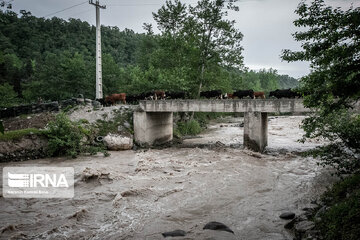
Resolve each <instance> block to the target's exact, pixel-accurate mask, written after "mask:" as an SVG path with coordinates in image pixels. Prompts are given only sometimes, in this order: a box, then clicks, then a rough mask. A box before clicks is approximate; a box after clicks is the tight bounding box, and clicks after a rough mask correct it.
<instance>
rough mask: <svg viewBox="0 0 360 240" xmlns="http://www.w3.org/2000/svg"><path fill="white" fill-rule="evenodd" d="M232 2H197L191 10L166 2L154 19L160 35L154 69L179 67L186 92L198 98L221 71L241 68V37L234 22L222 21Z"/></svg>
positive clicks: (184, 6) (231, 7)
mask: <svg viewBox="0 0 360 240" xmlns="http://www.w3.org/2000/svg"><path fill="white" fill-rule="evenodd" d="M233 2H235V1H231V2H228V4H225V1H223V0H218V1H211V0H201V1H199V2H198V3H197V4H196V5H195V6H194V7H192V6H190V5H189V6H187V5H186V4H182V3H181V2H180V1H178V0H175V1H174V2H173V1H166V3H165V5H164V6H162V7H161V8H160V9H159V10H158V12H157V13H154V14H153V15H154V19H155V21H156V22H157V24H158V28H159V29H160V31H161V32H162V35H161V38H160V39H159V44H160V46H161V50H160V51H157V52H156V53H157V57H158V58H157V59H156V60H155V61H154V63H153V64H154V66H156V67H159V68H164V69H174V68H180V67H181V68H183V70H185V72H186V73H187V78H186V80H185V81H187V82H188V83H189V84H188V89H189V90H191V93H192V95H193V96H194V97H199V95H200V91H201V89H202V88H203V87H204V88H205V89H206V88H207V87H210V88H211V87H212V85H216V84H215V83H216V82H217V81H219V80H220V79H221V68H222V67H224V66H232V67H235V68H242V67H243V57H242V55H241V53H242V50H243V48H242V47H241V45H240V42H241V40H242V37H243V36H242V34H241V33H240V32H239V31H238V30H237V29H236V28H235V27H234V25H235V22H234V21H230V20H227V19H226V16H227V11H225V10H224V9H225V7H228V9H234V10H236V8H235V7H234V5H233Z"/></svg>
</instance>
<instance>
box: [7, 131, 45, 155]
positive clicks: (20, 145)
mask: <svg viewBox="0 0 360 240" xmlns="http://www.w3.org/2000/svg"><path fill="white" fill-rule="evenodd" d="M47 143H48V141H47V139H46V137H44V136H39V135H36V134H32V135H27V136H23V137H21V138H20V139H15V140H10V141H0V162H10V161H25V160H30V159H38V158H43V157H45V156H46V148H47Z"/></svg>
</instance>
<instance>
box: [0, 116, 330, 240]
mask: <svg viewBox="0 0 360 240" xmlns="http://www.w3.org/2000/svg"><path fill="white" fill-rule="evenodd" d="M300 120H301V119H299V118H296V117H295V118H294V119H291V120H289V118H288V119H286V118H283V119H280V120H271V121H270V123H269V129H270V132H272V133H273V134H272V135H269V140H270V138H271V137H274V138H273V141H269V146H270V147H271V149H273V150H272V151H273V152H276V154H258V153H255V154H254V153H253V152H251V151H248V150H242V149H234V148H229V147H227V146H224V147H218V148H216V149H199V148H176V147H172V148H168V149H162V150H160V149H151V150H140V151H137V152H134V151H124V152H111V156H110V157H108V158H103V157H102V156H94V157H81V158H78V159H75V160H73V159H71V160H66V159H63V158H53V159H41V160H32V161H27V162H25V163H8V164H4V163H2V164H0V167H1V169H2V167H4V166H25V165H32V166H43V165H45V166H64V167H65V166H66V167H74V169H75V175H76V179H75V182H76V183H75V197H74V198H73V199H4V198H3V197H1V198H0V229H1V231H0V238H2V239H9V238H13V239H81V238H84V239H149V240H150V239H164V238H163V236H162V235H161V233H163V232H169V231H173V230H176V229H181V230H184V231H185V232H186V233H187V234H186V236H185V237H178V238H177V239H292V235H291V233H290V232H288V231H287V230H286V229H284V224H285V223H286V221H284V220H281V219H280V218H279V217H278V216H279V215H280V214H281V213H282V212H284V211H292V212H295V213H297V214H298V213H300V212H301V209H302V208H304V207H307V206H308V205H309V204H310V201H311V200H312V199H315V198H316V197H317V196H318V195H319V194H320V193H321V192H322V191H323V190H324V189H325V187H326V186H327V185H328V184H329V182H331V181H332V178H331V177H330V173H329V171H328V170H326V169H322V168H321V167H319V166H317V164H316V161H315V160H314V159H312V158H301V157H300V156H298V155H296V154H293V153H292V151H295V150H296V151H297V150H299V149H298V147H299V148H300V150H301V146H300V145H299V146H298V145H297V144H298V143H296V142H295V141H294V139H295V138H298V136H299V134H298V133H299V131H300V130H299V129H298V128H296V129H297V130H296V129H293V128H292V126H293V124H294V125H295V123H293V122H297V123H296V124H299V122H300ZM283 123H288V124H284V125H282V124H283ZM216 124H217V123H216ZM216 124H215V125H216ZM280 124H281V125H282V129H280V127H279V125H280ZM240 130H241V129H240ZM240 132H241V131H240ZM290 133H296V134H293V135H292V136H290V135H291V134H290ZM206 134H209V135H208V136H207V135H206ZM213 134H215V135H217V136H218V138H215V137H214V136H213ZM239 134H240V133H239ZM234 137H237V138H238V139H239V140H241V139H242V138H241V136H238V134H236V133H234V131H230V130H229V129H227V128H224V127H222V128H221V127H219V128H217V127H215V128H214V129H213V130H210V131H209V132H208V133H204V134H203V135H202V138H196V139H189V140H190V141H195V140H196V141H199V140H201V141H204V142H209V141H215V142H216V141H221V142H223V143H224V144H225V145H228V144H231V143H233V142H234V141H235V140H234ZM275 137H276V138H275ZM281 138H286V140H284V142H285V141H286V142H287V145H285V144H283V140H281V141H280V139H281ZM206 139H207V140H206ZM185 141H188V140H185ZM271 142H272V143H271ZM271 144H272V145H271ZM307 144H308V145H305V148H306V147H309V148H310V147H313V146H315V145H316V144H318V143H307ZM282 148H284V149H288V150H287V151H286V152H285V151H283V152H282V151H278V150H279V149H282ZM294 149H295V150H294ZM1 181H2V180H1ZM210 221H218V222H222V223H224V224H226V225H227V226H229V228H231V230H232V231H234V234H232V233H229V232H217V231H213V230H203V227H204V226H205V224H206V223H208V222H210ZM169 239H170V238H169Z"/></svg>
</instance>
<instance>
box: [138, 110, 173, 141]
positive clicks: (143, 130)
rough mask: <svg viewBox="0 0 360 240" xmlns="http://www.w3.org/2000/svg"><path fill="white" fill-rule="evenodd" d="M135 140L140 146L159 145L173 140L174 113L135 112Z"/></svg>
mask: <svg viewBox="0 0 360 240" xmlns="http://www.w3.org/2000/svg"><path fill="white" fill-rule="evenodd" d="M134 139H135V142H136V143H137V144H139V145H140V146H150V145H158V144H163V143H166V142H169V141H171V140H172V139H173V113H172V112H134Z"/></svg>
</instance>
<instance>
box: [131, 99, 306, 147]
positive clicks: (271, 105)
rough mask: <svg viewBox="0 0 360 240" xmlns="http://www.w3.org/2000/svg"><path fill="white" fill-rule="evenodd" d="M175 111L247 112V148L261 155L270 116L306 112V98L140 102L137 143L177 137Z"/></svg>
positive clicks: (163, 140)
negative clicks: (174, 134)
mask: <svg viewBox="0 0 360 240" xmlns="http://www.w3.org/2000/svg"><path fill="white" fill-rule="evenodd" d="M173 112H233V113H237V112H238V113H240V112H243V113H245V118H244V145H245V146H246V147H248V148H250V149H253V150H255V151H258V152H262V151H264V149H265V147H266V146H267V139H268V137H267V131H268V121H267V116H268V113H306V112H310V109H308V108H305V107H304V105H303V103H302V99H245V100H240V99H239V100H170V101H169V100H166V101H162V100H158V101H140V104H139V109H138V111H135V112H134V132H135V134H134V135H135V142H137V143H138V144H140V145H154V144H162V143H166V142H169V141H171V140H172V138H173Z"/></svg>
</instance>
